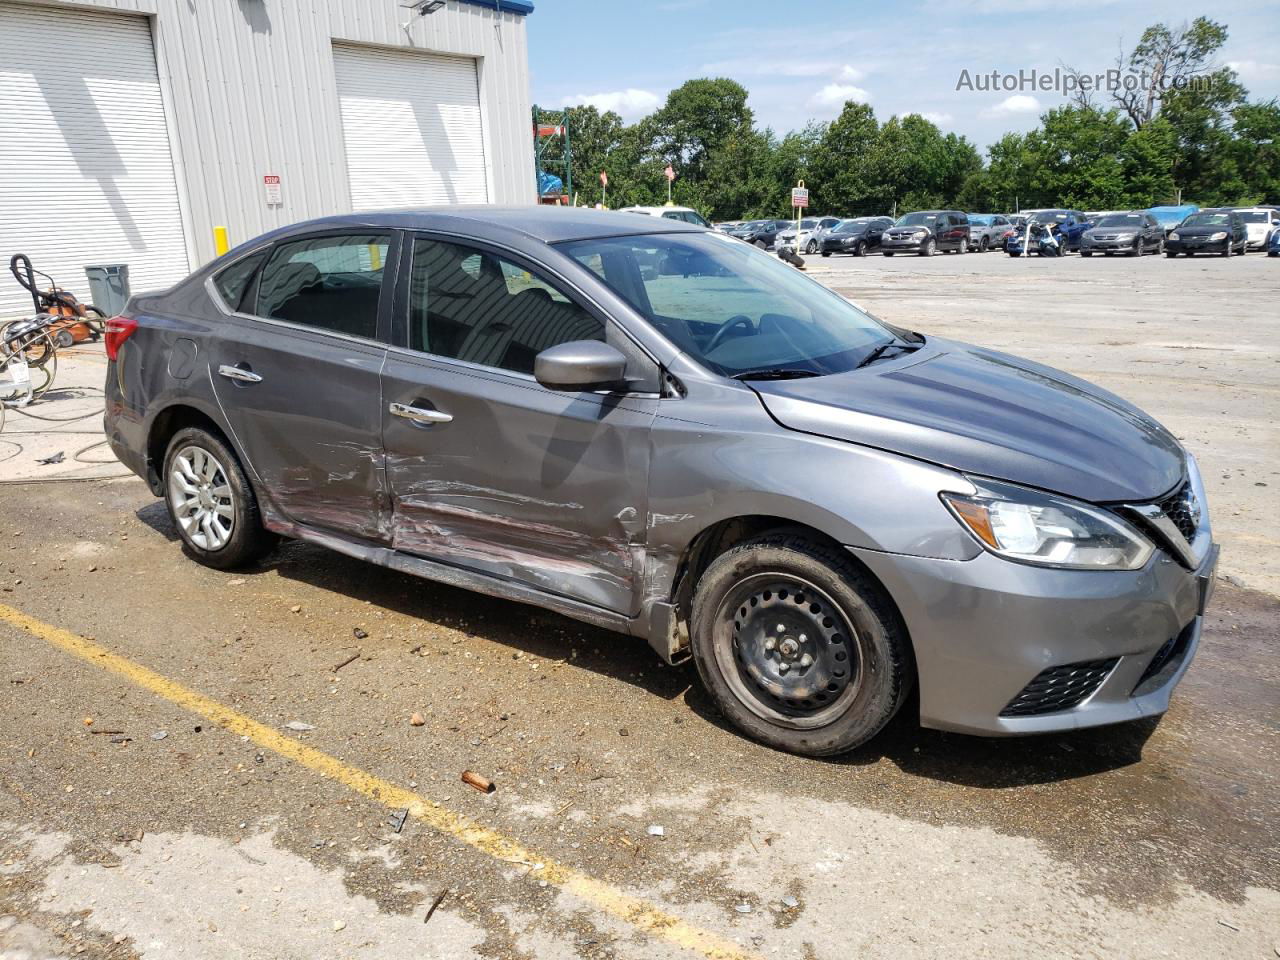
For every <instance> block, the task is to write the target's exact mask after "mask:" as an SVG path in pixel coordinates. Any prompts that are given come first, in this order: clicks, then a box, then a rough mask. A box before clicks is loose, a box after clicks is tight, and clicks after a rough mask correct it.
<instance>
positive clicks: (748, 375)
mask: <svg viewBox="0 0 1280 960" xmlns="http://www.w3.org/2000/svg"><path fill="white" fill-rule="evenodd" d="M818 376H821V374H819V373H817V372H816V371H813V370H800V369H797V368H794V367H764V368H762V369H760V370H744V371H742V373H735V374H734V375H733V379H734V380H800V379H802V378H804V377H818Z"/></svg>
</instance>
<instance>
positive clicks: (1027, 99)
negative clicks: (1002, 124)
mask: <svg viewBox="0 0 1280 960" xmlns="http://www.w3.org/2000/svg"><path fill="white" fill-rule="evenodd" d="M1040 110H1041V107H1040V101H1039V100H1037V99H1036V98H1035V97H1033V96H1031V95H1030V94H1026V93H1015V94H1014V95H1013V96H1011V97H1005V98H1004V99H1003V100H1001V101H1000V102H999V103H997V104H996V105H995V106H994V107H991V108H990V109H987V110H983V111H982V115H983V116H984V117H1007V116H1009V115H1011V114H1017V113H1039V112H1040Z"/></svg>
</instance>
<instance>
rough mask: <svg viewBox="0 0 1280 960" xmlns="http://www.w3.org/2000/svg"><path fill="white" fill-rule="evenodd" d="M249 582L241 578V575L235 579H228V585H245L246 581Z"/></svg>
mask: <svg viewBox="0 0 1280 960" xmlns="http://www.w3.org/2000/svg"><path fill="white" fill-rule="evenodd" d="M247 582H248V581H246V580H244V579H243V578H241V577H237V578H236V579H234V580H228V581H227V586H228V587H243V586H244V585H245V583H247Z"/></svg>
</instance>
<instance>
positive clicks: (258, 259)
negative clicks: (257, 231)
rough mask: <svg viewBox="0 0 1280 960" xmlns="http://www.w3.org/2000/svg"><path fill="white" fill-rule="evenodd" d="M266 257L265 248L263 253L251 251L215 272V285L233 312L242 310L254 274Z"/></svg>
mask: <svg viewBox="0 0 1280 960" xmlns="http://www.w3.org/2000/svg"><path fill="white" fill-rule="evenodd" d="M266 258H267V252H266V251H265V250H264V251H262V252H261V253H251V254H249V256H247V257H243V258H241V259H240V260H237V261H236V262H235V263H233V264H231V266H229V267H227V268H226V269H224V270H221V271H219V272H218V273H216V274H214V276H213V285H214V287H216V288H217V290H218V296H220V297H222V302H223V303H225V304H226V305H227V309H229V310H231V311H233V312H239V311H240V310H241V308H242V307H243V306H244V295H245V294H246V293H247V292H248V290H249V285H250V284H252V283H253V278H254V275H255V274H257V272H258V268H259V267H260V266H262V261H263V260H265V259H266Z"/></svg>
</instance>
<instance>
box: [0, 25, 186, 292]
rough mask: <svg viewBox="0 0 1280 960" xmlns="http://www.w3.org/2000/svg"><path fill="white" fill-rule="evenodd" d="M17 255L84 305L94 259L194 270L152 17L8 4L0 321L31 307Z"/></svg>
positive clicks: (1, 96)
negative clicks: (14, 264)
mask: <svg viewBox="0 0 1280 960" xmlns="http://www.w3.org/2000/svg"><path fill="white" fill-rule="evenodd" d="M15 253H25V254H27V255H28V256H30V257H31V261H32V264H33V265H34V266H35V267H36V268H37V269H39V270H43V271H44V272H46V273H48V274H49V275H50V276H52V277H53V278H54V279H55V280H56V281H57V282H58V284H59V286H62V287H65V288H66V289H68V290H70V291H72V292H73V293H75V294H76V295H77V296H78V297H79V298H80V299H81V300H84V301H88V300H89V290H88V284H87V283H86V281H85V276H84V267H85V265H86V264H97V263H127V264H128V265H129V272H130V280H131V283H132V287H133V289H134V291H141V290H146V289H149V288H156V287H164V286H168V285H169V284H172V283H173V282H175V281H176V280H179V279H181V278H182V277H183V276H184V275H185V274H186V273H187V272H188V266H187V252H186V245H185V242H184V239H183V232H182V217H181V214H180V212H179V207H178V189H177V184H176V182H175V177H174V172H173V158H172V155H171V154H170V150H169V135H168V130H167V128H166V126H165V118H164V110H163V107H162V104H161V99H160V81H159V78H158V77H157V74H156V59H155V52H154V50H153V49H152V46H151V27H150V24H149V23H148V22H147V19H146V18H145V17H139V16H128V15H123V14H100V13H90V12H86V11H83V10H75V11H70V10H53V9H49V8H46V7H34V6H27V5H25V4H8V3H3V2H0V258H2V259H0V317H2V316H7V315H9V314H14V313H27V312H30V310H31V300H30V298H29V297H28V295H27V293H26V292H25V291H24V290H22V288H21V287H19V286H18V285H17V284H16V283H15V282H14V280H13V277H12V276H10V275H9V270H8V264H9V258H10V257H11V256H12V255H13V254H15Z"/></svg>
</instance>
